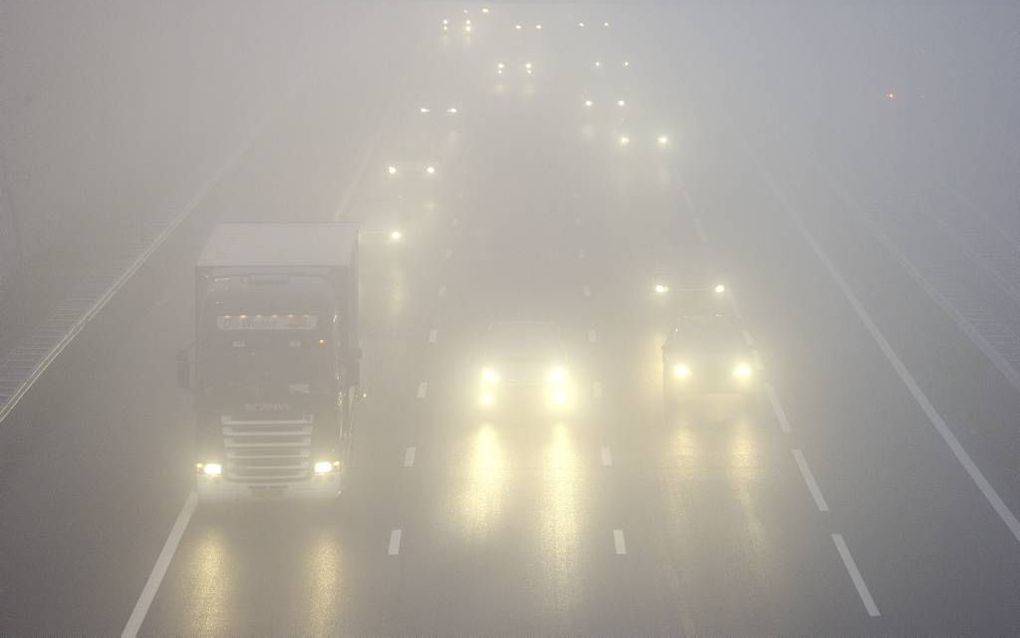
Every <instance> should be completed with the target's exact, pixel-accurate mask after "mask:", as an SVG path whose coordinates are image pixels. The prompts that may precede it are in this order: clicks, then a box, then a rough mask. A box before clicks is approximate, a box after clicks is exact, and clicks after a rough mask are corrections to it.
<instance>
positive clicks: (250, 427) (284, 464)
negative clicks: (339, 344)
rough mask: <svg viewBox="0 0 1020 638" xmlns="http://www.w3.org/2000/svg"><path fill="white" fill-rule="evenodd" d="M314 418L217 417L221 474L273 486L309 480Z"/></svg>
mask: <svg viewBox="0 0 1020 638" xmlns="http://www.w3.org/2000/svg"><path fill="white" fill-rule="evenodd" d="M313 422H314V417H313V416H312V415H310V414H308V415H305V416H302V417H297V418H288V419H280V418H272V419H251V418H245V419H242V420H238V419H234V418H232V417H230V416H222V417H220V425H222V432H223V447H224V449H225V450H226V453H227V462H226V467H225V468H224V473H225V475H226V478H227V479H228V480H231V481H236V482H238V483H252V484H257V485H273V484H282V483H292V482H295V481H302V480H305V479H308V478H309V477H310V476H311V472H312V461H311V455H312V430H313Z"/></svg>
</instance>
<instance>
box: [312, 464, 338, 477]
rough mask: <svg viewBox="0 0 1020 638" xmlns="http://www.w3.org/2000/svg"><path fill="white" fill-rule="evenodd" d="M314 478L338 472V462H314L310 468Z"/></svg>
mask: <svg viewBox="0 0 1020 638" xmlns="http://www.w3.org/2000/svg"><path fill="white" fill-rule="evenodd" d="M312 470H313V471H314V472H315V475H316V476H323V475H325V474H330V473H332V472H336V471H339V470H340V461H316V462H315V465H313V466H312Z"/></svg>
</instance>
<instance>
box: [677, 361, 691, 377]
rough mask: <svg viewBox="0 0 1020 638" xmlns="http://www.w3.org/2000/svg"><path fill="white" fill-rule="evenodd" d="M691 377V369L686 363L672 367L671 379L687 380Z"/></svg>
mask: <svg viewBox="0 0 1020 638" xmlns="http://www.w3.org/2000/svg"><path fill="white" fill-rule="evenodd" d="M690 376H691V368H690V366H688V365H687V364H686V363H678V364H676V365H674V366H673V377H674V378H676V379H688V378H690Z"/></svg>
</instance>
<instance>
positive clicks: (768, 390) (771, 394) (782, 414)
mask: <svg viewBox="0 0 1020 638" xmlns="http://www.w3.org/2000/svg"><path fill="white" fill-rule="evenodd" d="M762 385H763V386H764V387H765V396H767V397H768V398H769V403H771V404H772V411H773V412H775V413H776V420H777V421H779V429H780V430H782V431H783V432H785V433H786V434H789V433H790V432H791V428H790V422H789V421H787V420H786V411H785V410H783V404H782V403H780V402H779V397H778V396H776V390H775V388H773V387H772V384H771V383H763V384H762Z"/></svg>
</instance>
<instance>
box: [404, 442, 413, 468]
mask: <svg viewBox="0 0 1020 638" xmlns="http://www.w3.org/2000/svg"><path fill="white" fill-rule="evenodd" d="M414 450H415V448H413V447H409V448H407V449H406V450H404V467H411V466H413V465H414Z"/></svg>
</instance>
